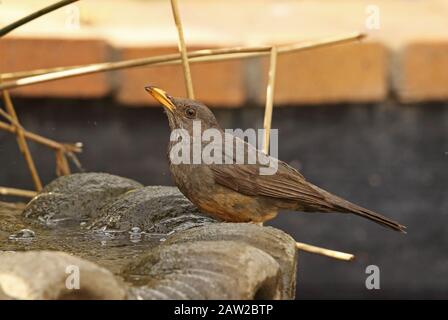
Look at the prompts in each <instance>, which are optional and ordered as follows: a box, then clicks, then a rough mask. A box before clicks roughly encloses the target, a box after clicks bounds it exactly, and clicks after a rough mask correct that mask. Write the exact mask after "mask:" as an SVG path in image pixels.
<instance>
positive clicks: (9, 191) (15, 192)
mask: <svg viewBox="0 0 448 320" xmlns="http://www.w3.org/2000/svg"><path fill="white" fill-rule="evenodd" d="M0 194H1V195H2V196H17V197H25V198H34V197H35V196H36V195H37V192H36V191H29V190H22V189H17V188H7V187H0Z"/></svg>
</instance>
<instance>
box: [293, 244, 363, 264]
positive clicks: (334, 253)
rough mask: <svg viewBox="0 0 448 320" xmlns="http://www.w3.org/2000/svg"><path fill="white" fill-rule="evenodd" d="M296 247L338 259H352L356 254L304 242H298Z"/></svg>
mask: <svg viewBox="0 0 448 320" xmlns="http://www.w3.org/2000/svg"><path fill="white" fill-rule="evenodd" d="M296 248H297V249H298V250H303V251H306V252H309V253H315V254H319V255H321V256H326V257H329V258H333V259H338V260H344V261H351V260H353V259H354V258H355V256H354V255H352V254H350V253H345V252H340V251H334V250H330V249H325V248H321V247H316V246H313V245H310V244H306V243H302V242H296Z"/></svg>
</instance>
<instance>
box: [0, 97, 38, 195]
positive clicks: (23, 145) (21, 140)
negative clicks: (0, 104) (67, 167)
mask: <svg viewBox="0 0 448 320" xmlns="http://www.w3.org/2000/svg"><path fill="white" fill-rule="evenodd" d="M3 101H4V102H5V107H6V110H7V111H8V113H9V115H10V116H11V118H12V119H14V122H15V123H17V124H19V120H18V118H17V114H16V111H15V109H14V105H13V104H12V101H11V97H10V96H9V93H8V91H6V90H3ZM16 134H17V143H18V145H19V148H20V151H21V152H22V154H23V156H24V158H25V161H26V163H27V164H28V169H29V170H30V173H31V177H32V179H33V182H34V186H35V188H36V190H37V191H40V190H42V182H41V181H40V178H39V174H38V173H37V169H36V166H35V164H34V160H33V157H32V156H31V152H30V149H29V148H28V143H27V142H26V139H25V135H24V133H23V129H22V127H21V126H16Z"/></svg>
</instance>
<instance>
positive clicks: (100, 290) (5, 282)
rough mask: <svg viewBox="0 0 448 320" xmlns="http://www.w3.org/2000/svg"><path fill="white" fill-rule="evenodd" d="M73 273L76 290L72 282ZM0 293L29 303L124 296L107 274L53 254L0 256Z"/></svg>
mask: <svg viewBox="0 0 448 320" xmlns="http://www.w3.org/2000/svg"><path fill="white" fill-rule="evenodd" d="M77 268H79V269H77ZM77 270H79V289H77V282H76V280H75V278H74V276H75V274H76V273H77ZM0 289H1V290H0V291H3V293H4V295H6V296H8V297H11V298H15V299H32V300H40V299H60V300H65V299H114V300H116V299H124V298H125V295H126V289H125V287H124V286H123V285H122V284H120V283H119V282H118V281H117V280H116V278H115V277H114V276H113V274H112V273H111V272H110V271H108V270H106V269H104V268H101V267H99V266H97V265H96V264H94V263H92V262H89V261H86V260H83V259H81V258H77V257H74V256H71V255H69V254H67V253H64V252H56V251H30V252H16V253H9V252H8V253H0Z"/></svg>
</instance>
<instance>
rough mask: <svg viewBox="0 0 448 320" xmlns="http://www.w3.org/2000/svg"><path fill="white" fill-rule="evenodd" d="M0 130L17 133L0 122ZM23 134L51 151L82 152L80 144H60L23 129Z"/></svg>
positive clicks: (11, 126) (14, 128)
mask: <svg viewBox="0 0 448 320" xmlns="http://www.w3.org/2000/svg"><path fill="white" fill-rule="evenodd" d="M0 110H1V109H0ZM0 113H1V111H0ZM22 128H23V127H22ZM0 129H1V130H4V131H8V132H11V133H16V132H17V129H16V127H15V126H13V125H10V124H7V123H5V122H3V121H0ZM23 134H24V135H25V137H26V138H27V139H29V140H32V141H34V142H37V143H40V144H42V145H44V146H47V147H49V148H51V149H65V150H67V152H77V153H79V152H82V144H81V143H77V144H62V143H59V142H56V141H54V140H51V139H48V138H45V137H42V136H40V135H38V134H35V133H32V132H29V131H26V130H25V129H23Z"/></svg>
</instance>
